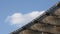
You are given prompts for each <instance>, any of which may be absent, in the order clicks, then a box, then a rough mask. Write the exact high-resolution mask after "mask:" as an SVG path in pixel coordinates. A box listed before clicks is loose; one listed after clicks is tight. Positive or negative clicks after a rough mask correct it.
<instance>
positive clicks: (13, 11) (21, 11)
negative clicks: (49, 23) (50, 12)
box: [0, 0, 58, 34]
mask: <svg viewBox="0 0 60 34" xmlns="http://www.w3.org/2000/svg"><path fill="white" fill-rule="evenodd" d="M56 2H58V0H0V34H9V33H10V32H12V31H14V30H16V29H18V28H20V27H21V26H22V25H21V23H23V22H25V21H24V20H25V19H26V22H27V20H29V21H30V20H31V19H32V18H34V17H35V15H36V14H37V15H38V14H40V13H41V11H45V10H47V9H48V8H50V7H51V6H53V5H54V4H55V3H56ZM29 15H31V16H32V17H31V16H29ZM16 16H18V17H16ZM30 18H31V19H30ZM17 20H18V21H17ZM24 24H25V23H24Z"/></svg>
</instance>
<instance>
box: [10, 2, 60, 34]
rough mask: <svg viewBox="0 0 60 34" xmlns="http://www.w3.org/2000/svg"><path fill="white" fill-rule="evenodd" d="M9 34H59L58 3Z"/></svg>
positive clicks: (59, 15)
mask: <svg viewBox="0 0 60 34" xmlns="http://www.w3.org/2000/svg"><path fill="white" fill-rule="evenodd" d="M10 34H60V2H57V3H56V4H55V5H53V6H52V7H51V8H49V9H48V10H47V11H45V12H44V13H43V14H42V15H40V16H38V17H37V18H36V19H34V20H32V21H31V22H30V23H28V24H26V25H25V26H23V27H21V28H19V29H17V30H15V31H13V32H11V33H10Z"/></svg>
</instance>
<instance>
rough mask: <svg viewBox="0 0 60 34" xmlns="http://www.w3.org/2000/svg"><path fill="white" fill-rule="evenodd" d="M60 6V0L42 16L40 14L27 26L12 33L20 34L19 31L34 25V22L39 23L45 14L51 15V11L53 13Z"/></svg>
mask: <svg viewBox="0 0 60 34" xmlns="http://www.w3.org/2000/svg"><path fill="white" fill-rule="evenodd" d="M59 7H60V1H58V2H57V3H56V4H55V5H53V6H52V7H51V8H49V9H48V10H47V11H45V12H44V13H43V14H42V15H41V16H38V17H37V18H36V19H34V20H32V21H31V22H30V23H28V24H26V25H25V26H23V27H21V28H19V29H17V30H15V31H13V32H11V33H10V34H18V33H19V32H21V31H22V30H25V29H26V28H27V27H29V26H31V25H33V24H34V23H37V22H38V21H39V20H41V19H43V18H44V17H43V16H44V15H50V14H51V13H53V11H55V10H56V9H57V8H59Z"/></svg>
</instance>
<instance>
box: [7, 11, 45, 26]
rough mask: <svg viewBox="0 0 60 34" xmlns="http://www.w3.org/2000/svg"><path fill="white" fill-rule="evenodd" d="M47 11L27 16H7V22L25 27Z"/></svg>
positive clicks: (19, 14) (34, 12) (18, 14)
mask: <svg viewBox="0 0 60 34" xmlns="http://www.w3.org/2000/svg"><path fill="white" fill-rule="evenodd" d="M43 12H45V11H33V12H30V13H27V14H22V13H14V14H12V15H11V16H7V18H6V22H9V23H11V24H12V25H21V26H23V25H25V24H27V23H29V22H30V21H31V20H33V19H35V18H36V17H37V16H39V15H41V14H42V13H43Z"/></svg>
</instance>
